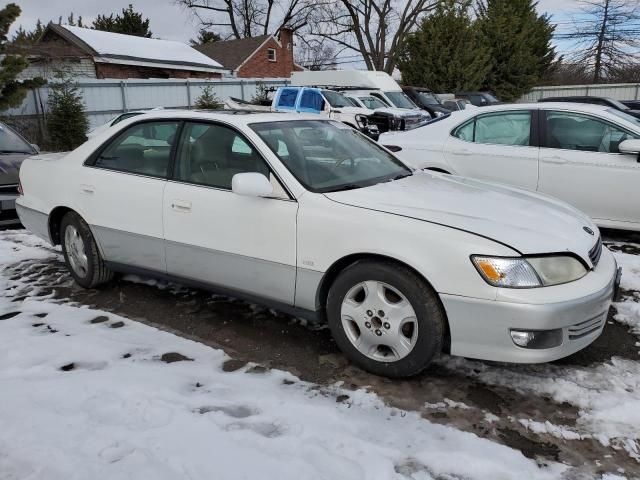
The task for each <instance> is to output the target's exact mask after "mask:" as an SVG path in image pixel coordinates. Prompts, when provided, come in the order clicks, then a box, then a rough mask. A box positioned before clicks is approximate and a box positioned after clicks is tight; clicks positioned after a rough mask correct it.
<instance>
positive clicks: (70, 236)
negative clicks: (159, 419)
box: [60, 212, 113, 288]
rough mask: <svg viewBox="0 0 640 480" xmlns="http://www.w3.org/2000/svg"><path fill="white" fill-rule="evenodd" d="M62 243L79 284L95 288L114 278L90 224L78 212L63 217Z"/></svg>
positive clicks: (63, 251)
mask: <svg viewBox="0 0 640 480" xmlns="http://www.w3.org/2000/svg"><path fill="white" fill-rule="evenodd" d="M60 243H61V244H62V253H63V255H64V260H65V263H66V264H67V268H68V269H69V272H70V273H71V276H72V277H73V279H74V280H75V281H76V282H77V283H78V285H80V286H82V287H84V288H95V287H97V286H99V285H103V284H105V283H107V282H109V281H110V280H111V279H112V278H113V272H112V271H111V270H109V269H108V268H107V267H106V266H105V264H104V260H103V259H102V256H101V255H100V251H99V250H98V244H97V243H96V241H95V239H94V238H93V235H92V233H91V230H90V229H89V226H88V225H87V223H86V222H85V221H84V220H83V219H82V217H80V215H78V214H77V213H75V212H69V213H67V214H66V215H65V216H64V217H63V218H62V222H61V223H60Z"/></svg>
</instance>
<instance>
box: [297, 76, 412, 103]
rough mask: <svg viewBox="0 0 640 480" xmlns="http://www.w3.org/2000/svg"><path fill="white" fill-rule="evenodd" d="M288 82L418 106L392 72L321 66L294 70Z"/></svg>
mask: <svg viewBox="0 0 640 480" xmlns="http://www.w3.org/2000/svg"><path fill="white" fill-rule="evenodd" d="M291 85H296V86H301V87H329V88H332V89H335V90H339V91H347V90H348V91H349V93H350V94H354V95H358V96H359V95H360V94H363V95H370V96H373V97H376V98H379V99H381V100H382V101H383V102H384V103H386V104H387V105H389V106H390V107H396V108H406V109H410V110H419V108H418V106H417V105H416V104H415V103H413V102H412V101H411V99H410V98H409V97H407V96H406V95H405V94H404V93H403V92H402V89H401V88H400V85H398V82H396V81H395V80H394V79H393V78H391V76H390V75H389V74H387V73H385V72H379V71H369V70H322V71H310V70H307V71H304V72H293V73H292V74H291Z"/></svg>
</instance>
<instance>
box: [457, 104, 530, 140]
mask: <svg viewBox="0 0 640 480" xmlns="http://www.w3.org/2000/svg"><path fill="white" fill-rule="evenodd" d="M453 136H454V137H457V138H459V139H460V140H464V141H466V142H474V143H484V144H493V145H520V146H528V145H530V140H531V112H528V111H523V112H518V111H516V112H500V113H494V114H488V115H479V116H477V117H475V118H474V119H472V120H470V121H468V122H467V123H464V124H463V125H461V126H460V127H458V128H457V129H456V130H454V132H453Z"/></svg>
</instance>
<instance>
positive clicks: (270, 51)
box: [267, 48, 276, 62]
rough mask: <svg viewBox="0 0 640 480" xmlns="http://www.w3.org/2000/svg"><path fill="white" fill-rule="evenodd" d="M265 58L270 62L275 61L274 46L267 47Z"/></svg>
mask: <svg viewBox="0 0 640 480" xmlns="http://www.w3.org/2000/svg"><path fill="white" fill-rule="evenodd" d="M267 58H268V59H269V61H270V62H275V61H276V49H275V48H269V49H267Z"/></svg>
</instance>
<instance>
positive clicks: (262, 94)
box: [251, 82, 271, 106]
mask: <svg viewBox="0 0 640 480" xmlns="http://www.w3.org/2000/svg"><path fill="white" fill-rule="evenodd" d="M269 91H270V90H269V89H268V88H267V86H266V85H265V84H264V83H262V82H260V83H258V84H256V93H255V94H254V95H253V97H251V103H253V104H254V105H263V106H266V105H271V100H270V99H269Z"/></svg>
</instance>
